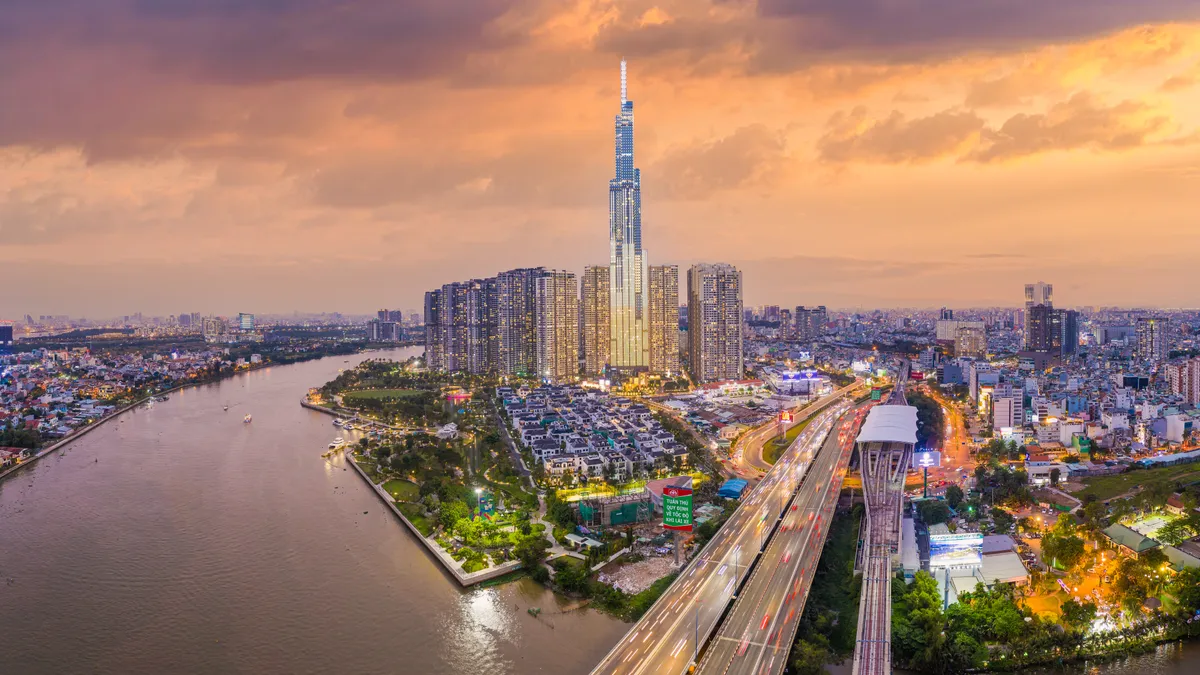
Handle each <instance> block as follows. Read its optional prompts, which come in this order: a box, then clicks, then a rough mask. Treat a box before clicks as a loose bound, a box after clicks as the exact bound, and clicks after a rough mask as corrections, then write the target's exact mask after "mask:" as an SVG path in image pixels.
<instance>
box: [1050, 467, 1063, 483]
mask: <svg viewBox="0 0 1200 675" xmlns="http://www.w3.org/2000/svg"><path fill="white" fill-rule="evenodd" d="M1060 475H1061V473H1060V472H1059V470H1058V467H1055V468H1053V469H1050V485H1052V486H1057V485H1058V477H1059V476H1060Z"/></svg>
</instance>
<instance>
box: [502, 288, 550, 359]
mask: <svg viewBox="0 0 1200 675" xmlns="http://www.w3.org/2000/svg"><path fill="white" fill-rule="evenodd" d="M544 272H545V269H543V268H541V267H527V268H522V269H515V270H509V271H507V272H501V273H500V274H497V275H496V297H497V314H498V317H497V330H498V333H499V335H498V337H499V341H498V344H497V349H496V359H497V361H496V370H498V371H499V372H500V373H502V374H504V375H533V374H534V372H536V371H537V325H536V322H535V319H536V305H537V278H538V277H539V276H541V275H542V274H543V273H544Z"/></svg>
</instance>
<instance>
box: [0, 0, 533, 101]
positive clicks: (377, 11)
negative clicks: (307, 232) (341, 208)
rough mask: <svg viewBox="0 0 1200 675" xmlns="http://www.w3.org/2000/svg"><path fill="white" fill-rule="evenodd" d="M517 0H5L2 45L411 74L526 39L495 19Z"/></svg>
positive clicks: (229, 72)
mask: <svg viewBox="0 0 1200 675" xmlns="http://www.w3.org/2000/svg"><path fill="white" fill-rule="evenodd" d="M516 2H517V0H401V1H395V0H104V1H103V2H97V1H96V0H2V1H0V55H2V54H3V53H4V52H5V51H6V50H7V49H9V48H13V47H15V46H17V45H18V44H25V45H45V46H48V47H57V48H76V47H78V48H84V49H89V48H98V47H111V48H115V49H121V50H130V51H135V52H139V53H140V54H141V55H142V56H143V57H145V58H147V59H148V60H149V61H150V63H151V64H152V65H154V66H156V67H160V68H165V69H169V70H173V71H181V72H185V73H188V74H191V75H193V76H197V77H202V78H208V79H213V80H216V81H224V82H238V83H257V82H264V81H278V80H286V79H293V78H302V77H325V76H328V77H355V76H361V77H372V78H376V77H387V78H395V79H412V78H417V77H424V76H428V75H431V74H436V73H441V72H445V71H448V70H452V69H454V68H455V67H457V66H459V65H461V63H462V61H463V59H464V58H465V56H466V55H467V54H469V53H471V52H474V51H478V50H488V49H494V48H498V47H502V46H505V45H508V44H511V43H512V41H513V40H516V39H518V38H516V37H515V36H514V35H512V34H500V33H499V32H497V31H495V30H490V29H489V24H491V22H492V21H494V20H495V19H496V18H497V17H499V16H501V15H502V14H504V13H505V12H506V11H507V10H509V9H510V8H511V7H512V6H513V5H514V4H515V3H516ZM26 65H27V66H28V65H32V64H26Z"/></svg>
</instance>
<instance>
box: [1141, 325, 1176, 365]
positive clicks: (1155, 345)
mask: <svg viewBox="0 0 1200 675" xmlns="http://www.w3.org/2000/svg"><path fill="white" fill-rule="evenodd" d="M1170 321H1171V320H1170V319H1168V318H1166V317H1160V316H1143V317H1140V318H1138V320H1137V355H1138V356H1139V357H1140V358H1142V359H1145V360H1147V361H1150V362H1151V363H1161V362H1162V361H1164V360H1165V359H1166V357H1167V326H1168V325H1169V324H1170Z"/></svg>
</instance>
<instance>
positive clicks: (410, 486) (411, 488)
mask: <svg viewBox="0 0 1200 675" xmlns="http://www.w3.org/2000/svg"><path fill="white" fill-rule="evenodd" d="M383 489H384V490H387V493H388V494H389V495H391V496H392V499H394V500H396V501H398V502H415V501H417V498H418V497H419V496H420V494H421V488H420V487H419V486H418V485H417V484H416V483H414V482H412V481H408V480H401V479H399V478H393V479H392V480H389V481H388V482H386V483H384V484H383Z"/></svg>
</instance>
